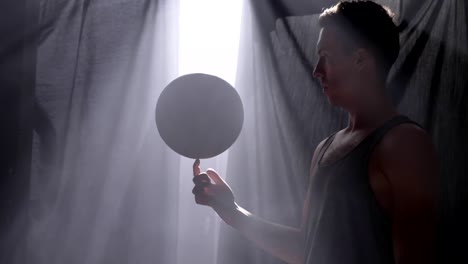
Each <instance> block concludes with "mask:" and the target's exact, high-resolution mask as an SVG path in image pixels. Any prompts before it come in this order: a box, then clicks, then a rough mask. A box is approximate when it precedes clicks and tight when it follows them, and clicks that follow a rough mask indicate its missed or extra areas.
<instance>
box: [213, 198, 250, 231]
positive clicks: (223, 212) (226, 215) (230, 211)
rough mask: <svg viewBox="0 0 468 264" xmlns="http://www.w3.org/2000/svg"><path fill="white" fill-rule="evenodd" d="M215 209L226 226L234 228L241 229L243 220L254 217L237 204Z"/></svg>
mask: <svg viewBox="0 0 468 264" xmlns="http://www.w3.org/2000/svg"><path fill="white" fill-rule="evenodd" d="M213 209H214V210H215V211H216V213H217V214H218V215H219V216H220V217H221V219H223V221H224V222H225V223H226V224H228V225H230V226H232V227H234V228H240V227H241V226H242V221H243V219H244V218H245V217H249V216H250V215H252V214H251V213H250V212H248V211H247V210H245V209H244V208H242V207H240V206H239V205H238V204H237V203H235V202H234V203H232V204H230V205H217V206H213Z"/></svg>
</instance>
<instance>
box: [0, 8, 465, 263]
mask: <svg viewBox="0 0 468 264" xmlns="http://www.w3.org/2000/svg"><path fill="white" fill-rule="evenodd" d="M245 2H246V4H244V10H243V15H242V26H241V40H240V51H239V60H238V65H237V77H236V81H235V85H234V86H235V88H236V89H237V91H238V92H239V94H240V95H241V98H242V101H243V104H244V113H245V118H244V126H243V129H242V132H241V134H240V136H239V138H238V140H237V141H236V142H235V143H234V145H233V146H232V147H231V148H230V150H229V155H228V156H227V155H225V156H223V157H222V158H221V159H215V160H213V161H206V162H203V161H202V166H204V168H203V169H205V168H206V167H208V166H211V165H213V167H214V168H215V169H217V170H218V171H219V172H220V174H221V176H222V177H224V178H225V179H226V180H227V182H228V183H229V184H230V185H231V187H232V188H233V190H234V193H235V195H236V198H237V202H238V203H239V204H240V205H241V206H243V207H245V208H246V209H248V210H250V211H251V212H253V213H255V214H256V215H258V216H260V217H262V218H264V219H267V220H270V221H273V222H276V223H280V224H284V225H289V226H299V223H300V217H301V210H302V203H303V200H304V196H305V191H306V189H305V188H306V186H307V181H308V175H309V166H310V160H311V157H312V153H313V151H314V149H315V147H316V145H317V144H318V142H320V141H321V140H322V139H323V138H325V137H326V136H328V135H329V134H330V133H332V132H333V131H336V130H338V129H340V128H341V127H343V126H344V125H345V124H346V113H345V112H344V111H342V110H340V109H336V108H333V107H331V106H330V105H328V103H327V101H326V100H325V98H324V97H323V96H322V94H321V92H320V89H319V87H318V84H317V83H316V81H315V80H314V79H312V78H311V70H312V67H313V64H314V54H315V50H314V49H315V43H316V41H317V37H318V32H319V28H318V26H317V17H318V15H317V14H318V13H319V12H320V10H321V8H322V7H326V6H329V5H331V4H333V3H334V2H336V1H325V0H324V1H320V3H319V2H317V3H316V2H314V3H313V7H311V8H310V9H307V10H310V12H307V14H304V10H306V9H305V8H304V9H301V8H298V7H300V6H301V5H302V6H306V5H307V4H305V2H301V5H295V4H294V3H295V2H294V1H286V0H283V1H280V0H275V1H245ZM332 2H333V3H332ZM377 2H380V3H382V4H386V5H388V6H390V7H391V8H392V9H393V10H394V11H395V12H396V14H397V21H398V25H399V28H400V30H401V35H400V36H401V44H402V48H401V52H400V56H399V58H398V59H397V61H396V63H395V65H394V66H393V68H392V71H391V74H390V77H389V80H388V84H389V86H388V87H389V91H388V92H389V94H390V95H391V96H392V98H393V100H394V102H395V104H397V106H398V109H399V110H400V111H401V112H402V113H403V114H406V115H408V116H409V117H411V118H412V119H414V120H415V121H417V122H419V123H421V124H422V125H423V126H424V127H425V128H426V129H427V131H428V132H429V133H430V134H431V136H432V138H433V141H434V143H435V145H436V148H437V151H438V153H439V157H440V159H441V164H442V168H441V193H440V212H441V214H440V215H441V219H440V225H439V235H440V239H439V242H440V243H439V250H438V251H439V252H438V253H439V255H440V260H441V261H440V262H441V263H465V262H466V261H467V260H468V257H467V256H466V254H465V253H464V245H466V244H464V243H460V242H459V240H466V236H467V234H468V233H467V231H468V230H467V228H466V222H467V220H468V219H467V217H466V215H465V214H464V208H465V206H466V202H467V195H466V194H465V192H464V189H465V188H466V187H467V182H466V179H465V175H466V174H467V169H468V168H467V166H468V165H467V164H468V163H467V162H466V157H467V156H468V153H467V149H468V142H467V141H468V139H467V137H466V135H467V134H468V133H467V132H468V120H467V115H466V113H467V111H468V109H467V106H468V104H467V103H468V101H467V99H468V98H467V96H468V95H467V92H466V89H465V88H466V87H467V83H468V80H467V77H466V73H467V72H468V63H467V61H468V50H467V49H468V45H467V43H468V40H467V35H468V34H467V33H468V32H467V21H468V19H467V15H466V14H467V8H468V7H467V6H468V5H467V4H466V3H465V2H464V1H463V0H445V1H441V0H425V1H397V0H387V1H384V0H381V1H377ZM310 5H312V4H310ZM291 6H292V7H294V6H295V8H291V9H290V8H289V7H291ZM264 7H267V8H264ZM178 10H179V2H178V1H172V0H171V1H168V0H160V1H150V0H136V1H129V0H111V1H89V0H76V1H61V0H43V1H39V3H38V13H39V18H38V21H39V23H38V27H39V30H38V32H37V35H35V37H36V40H37V42H38V48H37V54H29V56H34V58H35V60H34V63H33V64H34V65H35V79H36V82H35V97H32V95H29V94H27V95H24V96H29V97H27V98H34V103H31V106H30V107H32V108H33V109H34V111H31V113H34V115H33V122H32V126H34V134H33V136H32V163H31V175H30V176H31V177H30V182H29V183H28V187H29V204H28V209H29V210H28V215H29V224H28V225H27V226H28V228H27V229H28V230H27V232H23V233H27V234H28V235H27V239H26V241H27V258H29V259H28V260H27V261H24V260H23V259H21V258H20V257H18V256H19V254H20V253H21V252H19V251H18V252H16V251H15V252H8V254H14V255H15V256H16V257H13V258H8V260H10V259H12V260H13V259H14V261H10V262H9V263H13V264H14V263H21V264H23V263H25V262H26V263H38V264H41V263H52V264H55V263H57V264H59V263H71V264H73V263H77V264H78V263H79V264H82V263H87V264H88V263H89V264H91V263H162V264H166V263H168V264H172V263H178V264H179V263H180V264H182V263H196V264H197V263H223V264H229V263H257V264H259V263H282V262H281V261H280V260H278V259H275V258H273V257H271V256H269V255H268V254H266V253H265V252H264V251H262V250H261V249H259V248H257V247H255V246H254V244H253V243H251V242H249V241H247V240H246V239H245V238H243V237H241V236H240V235H239V233H237V232H236V231H235V230H233V229H232V228H231V227H228V226H227V225H225V224H224V223H221V222H220V220H219V218H217V216H216V215H215V214H214V213H213V212H212V211H211V210H210V209H209V208H206V207H200V206H196V205H195V204H194V202H193V200H192V194H191V193H190V189H191V186H192V185H191V184H192V183H191V175H190V173H191V162H192V161H191V160H188V159H184V158H181V157H180V156H178V155H177V154H175V153H174V152H172V151H171V150H170V149H168V148H167V146H166V145H165V144H164V142H162V140H161V138H160V137H159V135H158V133H157V130H156V127H155V124H154V107H155V104H156V101H157V99H158V96H159V94H160V92H161V91H162V89H163V88H164V87H165V86H166V85H167V84H168V83H169V82H170V81H171V80H173V79H175V78H176V77H177V76H178V74H179V73H178V66H179V65H177V64H178V56H179V54H178V50H177V46H178V45H177V44H178V41H179V40H178V34H177V32H178ZM299 13H300V15H299ZM215 22H216V21H214V22H213V23H215ZM33 44H34V43H32V45H33ZM29 62H31V61H29ZM2 69H3V68H2ZM2 76H4V74H2ZM4 101H6V100H4ZM25 120H26V119H25ZM23 121H24V120H23ZM23 123H24V124H27V122H23ZM26 136H27V134H24V137H26ZM23 148H24V147H23ZM223 155H224V154H223ZM26 156H27V155H26ZM24 168H26V167H24ZM24 170H26V169H24ZM5 189H6V188H5ZM5 226H6V225H2V228H4V227H5ZM25 226H26V225H24V223H23V224H21V225H18V226H17V228H16V229H15V230H16V231H17V230H19V229H20V227H21V228H23V227H25ZM16 231H15V232H11V235H10V237H8V238H6V239H3V241H2V245H3V244H8V243H10V242H12V241H13V236H16V235H17V234H19V233H21V232H16ZM23 233H21V235H22V234H23ZM15 243H16V242H15ZM2 251H4V252H5V253H7V251H6V250H3V247H2ZM0 260H1V258H0Z"/></svg>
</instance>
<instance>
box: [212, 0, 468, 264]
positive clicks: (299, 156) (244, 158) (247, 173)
mask: <svg viewBox="0 0 468 264" xmlns="http://www.w3.org/2000/svg"><path fill="white" fill-rule="evenodd" d="M376 2H379V3H381V4H384V5H386V6H388V7H390V8H391V9H392V10H393V12H394V13H395V14H396V20H397V25H398V26H399V29H400V43H401V51H400V55H399V57H398V59H397V61H396V62H395V64H394V65H393V68H392V70H391V73H390V76H389V79H388V91H387V92H388V94H389V96H390V97H391V98H392V100H393V102H394V103H395V105H396V106H397V109H398V110H399V111H400V112H401V113H403V114H405V115H407V116H409V117H410V118H412V119H413V120H415V121H417V122H419V123H420V124H422V125H423V126H424V127H425V129H426V130H427V132H429V134H430V135H431V137H432V139H433V142H434V144H435V146H436V149H437V152H438V155H439V158H440V162H441V171H440V176H441V179H440V194H439V212H440V214H439V215H440V217H439V218H440V219H439V225H438V231H437V234H438V252H437V254H438V258H439V262H440V263H465V262H466V260H467V256H466V254H465V253H464V251H463V248H464V247H465V246H466V242H463V240H464V238H466V235H467V232H466V231H467V228H466V214H465V213H464V209H466V205H467V196H466V194H465V193H466V192H464V191H463V189H465V188H466V186H467V185H466V179H465V178H466V174H467V165H466V164H467V162H466V157H467V151H468V142H467V137H466V135H468V131H467V127H468V119H467V114H466V113H468V108H467V106H468V101H467V100H468V98H467V96H468V93H467V92H466V87H467V84H468V80H467V77H466V73H467V72H468V67H467V66H468V56H467V54H468V40H467V36H468V34H467V21H468V20H467V16H466V10H467V5H466V3H465V2H464V1H460V0H459V1H456V0H453V1H437V0H434V1H431V0H428V1H376ZM270 3H271V5H270V6H269V8H258V9H255V8H253V9H252V10H249V12H247V13H250V14H251V17H248V18H247V19H250V20H251V21H250V22H251V23H248V22H246V21H244V23H245V24H244V25H247V28H246V27H245V26H244V27H243V30H244V32H243V40H242V44H241V45H243V46H242V47H243V50H244V51H245V50H247V51H248V52H245V53H241V54H240V56H241V58H240V60H239V61H240V62H239V69H240V71H239V73H238V80H237V85H238V87H240V89H241V90H242V93H243V99H244V106H245V108H246V109H247V111H246V112H248V113H249V114H250V115H249V116H248V118H247V119H246V120H245V127H244V129H243V131H242V133H241V137H240V138H239V139H238V142H237V143H236V145H235V146H234V147H233V148H232V149H231V154H230V159H229V161H228V172H227V178H228V182H229V183H230V184H231V185H232V187H233V189H234V191H235V194H237V195H238V196H239V199H238V200H239V203H240V204H241V205H242V206H245V207H246V208H247V209H249V210H251V211H252V212H253V213H254V214H257V215H259V216H262V217H264V218H266V219H268V220H271V221H274V222H277V223H280V224H285V225H291V226H296V227H297V226H298V225H299V220H300V213H301V211H300V210H301V208H302V202H303V199H304V194H305V186H307V185H306V183H307V180H308V179H307V176H308V166H309V165H310V159H311V156H312V153H313V150H314V149H315V147H316V145H317V144H318V143H319V142H320V141H321V140H322V139H324V138H325V137H326V136H328V135H329V134H330V133H332V132H333V131H336V130H338V129H340V128H342V127H344V126H345V125H346V118H347V116H346V114H345V113H344V111H342V110H340V109H334V108H332V107H330V106H329V105H328V103H327V102H326V100H325V98H324V97H323V96H322V95H321V92H320V89H319V87H318V83H317V82H316V81H314V80H313V79H312V78H311V73H312V70H313V65H314V54H315V43H316V42H317V39H318V33H319V28H318V23H317V21H318V14H310V15H305V16H304V15H301V16H293V15H292V14H291V13H290V12H291V11H290V10H286V9H285V8H286V7H287V6H288V3H289V2H288V1H271V2H270ZM262 4H263V6H262ZM262 4H258V3H257V6H261V7H265V6H267V4H266V3H262ZM329 4H330V3H329ZM304 5H305V4H304ZM311 5H312V4H311ZM252 6H255V2H252ZM326 6H329V5H325V4H323V7H326ZM267 7H268V6H267ZM265 10H270V13H269V15H270V16H271V17H272V18H276V23H275V24H274V28H270V27H269V24H271V23H268V22H267V21H268V20H267V19H263V20H262V19H261V17H262V16H263V17H265V16H266V14H268V11H265ZM316 12H317V13H320V8H317V11H316ZM284 15H287V16H284ZM256 19H257V20H258V21H257V20H256ZM268 33H270V34H269V35H268ZM241 153H242V154H241ZM219 256H220V258H219V259H218V260H219V263H281V261H279V260H275V259H272V258H271V257H270V256H268V255H267V254H266V253H264V252H263V251H261V250H259V249H257V248H255V247H254V246H253V244H251V243H250V242H248V241H246V240H245V239H244V238H243V237H241V236H240V235H239V234H238V233H237V232H235V231H233V230H232V229H231V228H228V227H226V228H224V229H222V232H221V235H220V253H219Z"/></svg>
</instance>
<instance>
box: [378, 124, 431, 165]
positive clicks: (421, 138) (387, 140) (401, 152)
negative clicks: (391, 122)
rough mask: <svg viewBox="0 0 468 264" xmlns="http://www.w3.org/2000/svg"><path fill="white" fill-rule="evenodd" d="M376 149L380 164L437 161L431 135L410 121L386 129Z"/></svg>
mask: <svg viewBox="0 0 468 264" xmlns="http://www.w3.org/2000/svg"><path fill="white" fill-rule="evenodd" d="M376 150H377V153H378V156H379V163H380V164H381V165H385V164H389V165H396V164H395V162H404V163H410V164H411V163H420V162H437V155H436V151H435V147H434V144H433V142H432V139H431V136H430V135H429V134H428V133H427V132H426V131H425V130H424V129H422V128H420V127H418V126H416V125H414V124H411V123H407V124H401V125H398V126H396V127H394V128H392V129H391V130H390V131H388V132H387V134H386V135H385V136H384V137H383V139H382V141H381V142H380V143H379V144H378V146H377V148H376ZM426 165H430V164H426ZM433 165H436V164H433Z"/></svg>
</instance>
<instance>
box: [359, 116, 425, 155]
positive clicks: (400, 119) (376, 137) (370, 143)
mask: <svg viewBox="0 0 468 264" xmlns="http://www.w3.org/2000/svg"><path fill="white" fill-rule="evenodd" d="M403 123H412V124H414V125H416V126H418V127H421V128H423V127H422V126H421V125H420V124H418V123H417V122H415V121H413V120H411V119H409V118H408V117H407V116H404V115H398V116H395V117H394V118H392V119H390V120H388V121H387V122H386V123H384V124H383V125H382V126H380V127H379V128H377V129H376V130H375V131H374V132H372V133H371V134H370V135H369V136H368V137H367V142H366V144H365V145H367V147H366V149H367V150H366V154H365V160H366V161H367V160H369V158H370V155H371V154H372V151H373V150H374V147H375V146H376V145H377V144H378V143H379V142H380V140H381V139H382V138H383V136H384V135H385V134H386V133H387V132H388V131H389V130H391V129H392V128H393V127H395V126H398V125H400V124H403Z"/></svg>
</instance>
